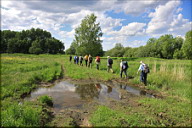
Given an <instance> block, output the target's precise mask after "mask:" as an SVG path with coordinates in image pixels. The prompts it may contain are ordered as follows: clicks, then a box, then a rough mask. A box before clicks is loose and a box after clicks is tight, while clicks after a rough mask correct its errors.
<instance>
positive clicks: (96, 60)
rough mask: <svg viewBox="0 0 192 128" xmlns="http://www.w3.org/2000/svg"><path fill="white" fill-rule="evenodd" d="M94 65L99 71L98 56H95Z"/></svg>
mask: <svg viewBox="0 0 192 128" xmlns="http://www.w3.org/2000/svg"><path fill="white" fill-rule="evenodd" d="M95 63H96V66H97V70H99V64H100V57H99V56H96V59H95Z"/></svg>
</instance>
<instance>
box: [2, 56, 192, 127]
mask: <svg viewBox="0 0 192 128" xmlns="http://www.w3.org/2000/svg"><path fill="white" fill-rule="evenodd" d="M121 59H123V60H127V61H128V64H129V69H128V76H129V77H130V78H131V79H129V80H125V79H123V81H124V82H127V83H128V84H131V85H133V86H134V85H135V86H139V87H141V88H145V89H148V90H151V91H154V92H156V93H158V94H161V95H162V97H163V98H147V97H139V98H136V99H134V98H133V100H134V102H135V103H136V104H139V105H137V106H131V105H125V106H122V105H120V104H117V105H116V107H110V106H107V105H98V106H97V107H96V108H95V110H94V112H92V114H91V115H90V116H89V122H90V124H91V125H92V126H117V127H124V126H129V127H134V126H139V127H149V126H152V127H157V126H158V127H162V126H172V127H174V126H176V127H178V126H179V127H183V126H185V127H186V126H188V127H189V126H191V116H192V115H191V113H192V112H191V97H192V93H191V81H192V79H191V76H192V74H191V73H192V70H191V64H192V63H191V60H165V59H158V58H149V57H147V58H118V57H115V58H113V61H114V64H113V70H114V73H111V72H109V73H108V72H107V59H106V58H105V57H103V58H101V64H100V70H97V69H96V65H95V64H94V63H93V65H92V68H87V67H85V66H79V65H76V64H73V60H72V62H69V56H66V55H60V54H58V55H49V54H42V55H29V54H1V127H10V126H16V127H25V126H28V127H30V126H37V127H40V126H49V123H48V122H50V120H53V118H54V117H52V116H51V115H50V112H49V111H51V106H50V105H49V104H50V103H52V101H51V100H52V99H51V97H46V96H44V97H40V98H39V100H38V99H37V100H36V101H34V102H31V101H24V100H23V98H24V97H26V96H27V95H29V94H30V92H31V91H33V90H34V89H36V88H38V87H40V86H41V84H46V83H52V82H54V81H55V80H58V79H65V78H70V79H72V80H88V81H90V80H92V81H94V80H100V81H109V80H116V81H120V80H121V79H120V74H119V73H120V68H119V67H120V66H119V64H120V61H121ZM141 60H142V61H143V62H144V63H146V64H148V65H149V67H150V73H149V74H148V81H147V86H146V87H144V85H142V84H141V83H140V81H139V77H140V75H139V74H137V70H138V68H139V62H140V61H141ZM84 65H85V64H84ZM53 104H54V102H53ZM63 124H64V126H65V125H66V126H71V127H73V125H71V124H67V122H63Z"/></svg>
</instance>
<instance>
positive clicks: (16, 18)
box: [1, 0, 191, 50]
mask: <svg viewBox="0 0 192 128" xmlns="http://www.w3.org/2000/svg"><path fill="white" fill-rule="evenodd" d="M180 3H181V2H180V1H177V0H176V1H164V0H163V1H162V0H141V1H128V0H127V1H126V0H99V1H97V0H84V1H83V0H82V1H81V0H75V1H69V0H63V1H61V0H57V1H52V0H49V1H46V0H38V1H36V0H32V1H27V0H22V1H5V0H3V1H2V3H1V5H2V8H1V15H2V17H1V18H2V20H1V23H2V29H3V30H4V29H11V30H16V31H20V30H23V29H30V28H32V27H34V28H41V29H45V30H47V31H50V32H51V33H52V35H53V36H55V37H56V38H58V39H60V40H62V41H64V42H65V45H66V48H69V46H70V44H71V42H72V40H73V38H74V33H75V28H76V27H78V26H79V25H80V23H81V20H82V19H83V18H84V17H85V16H87V15H89V14H91V13H94V14H95V15H96V16H97V22H100V26H101V29H102V32H103V33H104V36H103V37H102V39H103V48H104V49H105V50H106V49H109V48H112V47H113V45H115V43H122V44H124V45H125V46H126V45H127V44H130V45H129V46H131V45H132V46H133V47H134V46H136V45H137V46H140V45H141V44H143V42H141V41H140V42H141V43H138V42H139V41H138V40H137V41H134V42H133V44H131V43H128V39H131V38H132V37H137V36H140V37H142V36H147V35H150V36H155V35H162V34H164V33H170V34H174V35H182V36H183V35H184V34H185V33H186V31H188V30H189V29H190V28H191V27H190V26H191V22H190V21H189V20H188V19H184V18H183V15H182V14H181V12H182V8H180V7H179V5H180ZM151 9H154V12H151ZM106 11H110V12H117V13H118V12H124V13H125V14H129V15H132V16H138V15H140V14H143V13H145V12H146V13H145V15H147V14H148V13H149V15H148V17H147V18H151V20H150V21H149V23H141V22H131V23H129V24H126V25H125V22H124V21H125V19H123V18H121V19H120V18H112V17H111V16H109V15H107V13H106ZM142 18H143V19H144V18H146V17H142ZM123 22H124V23H123ZM66 24H67V25H69V27H70V29H67V28H65V27H64V26H65V25H66ZM117 27H118V28H119V30H115V28H117ZM65 29H66V30H65Z"/></svg>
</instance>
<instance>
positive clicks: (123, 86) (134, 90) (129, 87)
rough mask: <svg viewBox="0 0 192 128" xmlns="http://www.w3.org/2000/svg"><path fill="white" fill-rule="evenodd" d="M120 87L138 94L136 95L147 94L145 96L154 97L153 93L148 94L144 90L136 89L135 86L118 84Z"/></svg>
mask: <svg viewBox="0 0 192 128" xmlns="http://www.w3.org/2000/svg"><path fill="white" fill-rule="evenodd" d="M119 87H120V89H124V90H127V91H128V92H130V93H132V94H134V95H138V96H141V95H143V96H147V97H152V98H154V96H153V95H150V94H148V93H147V92H146V91H144V90H139V89H137V88H136V87H132V86H128V85H123V84H120V85H119Z"/></svg>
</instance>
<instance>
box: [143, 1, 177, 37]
mask: <svg viewBox="0 0 192 128" xmlns="http://www.w3.org/2000/svg"><path fill="white" fill-rule="evenodd" d="M179 4H180V2H179V1H169V2H168V3H166V4H165V5H159V6H158V7H157V8H156V9H155V12H151V13H150V14H149V17H151V18H152V19H151V21H150V22H149V23H148V28H147V30H146V32H147V33H149V34H159V33H164V32H166V30H167V29H168V28H169V25H170V23H171V22H172V20H173V15H174V12H175V10H176V8H177V6H178V5H179Z"/></svg>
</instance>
